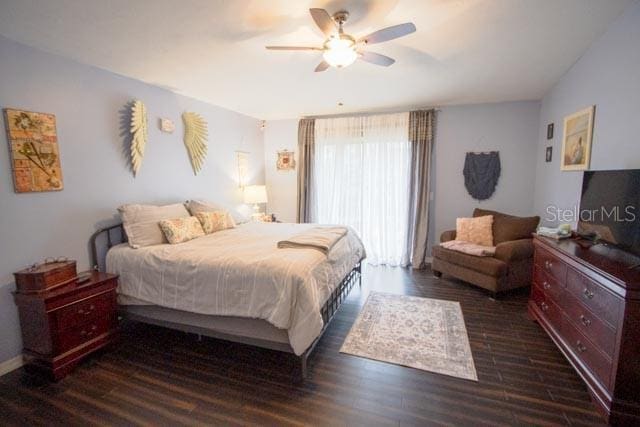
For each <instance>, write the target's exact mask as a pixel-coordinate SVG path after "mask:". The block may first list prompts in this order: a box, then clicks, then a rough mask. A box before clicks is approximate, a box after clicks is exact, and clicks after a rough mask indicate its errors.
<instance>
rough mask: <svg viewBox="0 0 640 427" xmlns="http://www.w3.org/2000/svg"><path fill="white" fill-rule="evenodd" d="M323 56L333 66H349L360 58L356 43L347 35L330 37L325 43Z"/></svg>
mask: <svg viewBox="0 0 640 427" xmlns="http://www.w3.org/2000/svg"><path fill="white" fill-rule="evenodd" d="M322 57H323V58H324V60H325V61H327V63H328V64H329V65H331V66H332V67H336V68H342V67H347V66H349V65H351V64H353V62H354V61H355V60H356V59H357V58H358V53H357V52H356V43H355V41H354V40H353V39H352V38H351V37H349V36H345V35H342V36H341V37H330V38H329V39H328V40H327V41H326V42H325V43H324V52H323V53H322Z"/></svg>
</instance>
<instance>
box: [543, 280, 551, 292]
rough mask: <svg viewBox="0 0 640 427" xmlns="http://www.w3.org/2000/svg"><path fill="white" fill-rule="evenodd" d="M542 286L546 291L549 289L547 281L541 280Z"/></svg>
mask: <svg viewBox="0 0 640 427" xmlns="http://www.w3.org/2000/svg"><path fill="white" fill-rule="evenodd" d="M542 287H543V288H544V289H545V290H546V291H548V290H549V289H551V285H550V284H549V283H548V282H543V283H542Z"/></svg>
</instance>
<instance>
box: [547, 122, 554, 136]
mask: <svg viewBox="0 0 640 427" xmlns="http://www.w3.org/2000/svg"><path fill="white" fill-rule="evenodd" d="M547 139H553V123H549V124H548V125H547Z"/></svg>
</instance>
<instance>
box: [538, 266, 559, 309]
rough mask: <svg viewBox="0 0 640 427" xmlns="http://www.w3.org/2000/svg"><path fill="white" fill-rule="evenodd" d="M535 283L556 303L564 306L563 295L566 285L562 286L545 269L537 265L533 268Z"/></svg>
mask: <svg viewBox="0 0 640 427" xmlns="http://www.w3.org/2000/svg"><path fill="white" fill-rule="evenodd" d="M533 281H534V282H535V284H536V285H538V287H539V288H540V289H541V290H542V291H543V292H544V294H545V295H546V296H547V297H549V298H551V299H552V300H553V301H554V302H556V303H558V304H559V305H562V304H561V303H562V295H563V293H564V291H563V289H564V285H562V284H560V283H559V282H558V281H557V280H556V279H554V278H552V277H551V276H550V275H549V274H547V273H546V272H544V271H543V269H542V268H541V267H540V266H538V265H535V266H534V267H533Z"/></svg>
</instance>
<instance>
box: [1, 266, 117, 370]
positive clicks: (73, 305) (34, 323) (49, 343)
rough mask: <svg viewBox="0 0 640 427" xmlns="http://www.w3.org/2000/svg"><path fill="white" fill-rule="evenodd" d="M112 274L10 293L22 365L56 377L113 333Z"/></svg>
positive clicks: (113, 284)
mask: <svg viewBox="0 0 640 427" xmlns="http://www.w3.org/2000/svg"><path fill="white" fill-rule="evenodd" d="M117 278H118V276H115V275H112V274H105V273H99V272H91V278H90V279H89V280H88V281H86V282H84V283H78V282H77V281H73V282H71V283H68V284H66V285H64V286H60V287H56V288H54V289H52V290H49V291H44V292H28V293H24V292H14V300H15V302H16V305H17V306H18V312H19V315H20V325H21V328H22V342H23V346H24V357H25V362H26V363H27V366H28V367H34V368H38V369H40V370H43V371H45V372H46V373H48V374H49V375H50V376H51V377H52V378H53V379H54V380H56V381H57V380H60V379H61V378H63V377H64V376H65V375H67V374H68V373H69V371H71V369H73V367H74V366H75V365H76V364H77V363H78V362H79V361H80V360H81V359H82V358H83V357H85V356H87V355H89V354H90V353H92V352H94V351H96V350H98V349H100V348H102V347H104V346H106V345H107V344H110V343H111V342H112V341H113V340H114V339H115V338H116V336H117V317H116V292H115V289H116V285H117Z"/></svg>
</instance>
